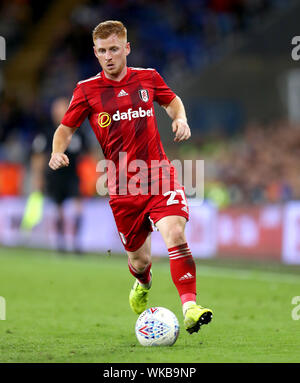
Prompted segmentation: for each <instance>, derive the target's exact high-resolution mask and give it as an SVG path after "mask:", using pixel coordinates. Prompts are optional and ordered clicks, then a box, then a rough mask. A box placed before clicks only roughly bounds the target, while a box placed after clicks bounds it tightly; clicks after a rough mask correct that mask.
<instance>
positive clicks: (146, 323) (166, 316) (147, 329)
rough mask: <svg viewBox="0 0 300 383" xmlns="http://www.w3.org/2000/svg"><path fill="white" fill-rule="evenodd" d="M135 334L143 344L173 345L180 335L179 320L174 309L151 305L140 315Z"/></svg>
mask: <svg viewBox="0 0 300 383" xmlns="http://www.w3.org/2000/svg"><path fill="white" fill-rule="evenodd" d="M135 334H136V337H137V339H138V341H139V342H140V344H141V345H142V346H172V345H173V344H174V343H175V342H176V340H177V338H178V335H179V322H178V319H177V318H176V316H175V314H174V313H172V311H170V310H168V309H166V308H164V307H151V308H150V309H147V310H145V311H144V312H142V314H141V315H140V316H139V317H138V320H137V321H136V324H135Z"/></svg>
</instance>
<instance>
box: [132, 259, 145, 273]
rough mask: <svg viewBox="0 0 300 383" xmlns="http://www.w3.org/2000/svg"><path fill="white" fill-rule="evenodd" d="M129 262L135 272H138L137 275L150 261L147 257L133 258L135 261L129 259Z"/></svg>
mask: <svg viewBox="0 0 300 383" xmlns="http://www.w3.org/2000/svg"><path fill="white" fill-rule="evenodd" d="M130 262H131V264H132V266H133V267H134V268H135V270H136V271H138V272H139V273H142V272H143V271H144V270H145V269H146V267H147V266H148V265H149V263H150V259H148V257H144V258H135V259H131V260H130Z"/></svg>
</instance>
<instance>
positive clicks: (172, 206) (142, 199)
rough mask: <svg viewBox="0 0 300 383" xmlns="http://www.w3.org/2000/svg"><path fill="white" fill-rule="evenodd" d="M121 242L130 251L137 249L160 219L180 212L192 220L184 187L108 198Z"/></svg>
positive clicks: (180, 214)
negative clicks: (157, 193) (155, 193)
mask: <svg viewBox="0 0 300 383" xmlns="http://www.w3.org/2000/svg"><path fill="white" fill-rule="evenodd" d="M109 204H110V207H111V209H112V212H113V215H114V218H115V221H116V225H117V228H118V231H119V235H120V238H121V241H122V243H123V245H124V247H125V249H126V250H128V251H131V252H132V251H136V250H137V249H139V248H140V247H141V246H142V245H143V243H144V242H145V240H146V238H147V236H148V234H149V232H151V231H153V230H154V225H155V224H156V222H158V221H159V220H160V219H161V218H163V217H167V216H169V215H179V216H181V217H184V218H186V220H187V221H188V219H189V209H188V205H187V201H186V196H185V193H184V190H183V189H177V190H176V191H168V192H166V193H164V194H163V195H141V194H139V195H136V196H133V195H126V196H122V197H115V198H113V199H111V200H110V201H109Z"/></svg>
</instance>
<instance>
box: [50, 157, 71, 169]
mask: <svg viewBox="0 0 300 383" xmlns="http://www.w3.org/2000/svg"><path fill="white" fill-rule="evenodd" d="M49 166H50V168H51V169H52V170H57V169H60V168H63V167H65V166H69V158H68V156H67V155H66V154H64V153H52V155H51V159H50V161H49Z"/></svg>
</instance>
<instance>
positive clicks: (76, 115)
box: [49, 83, 90, 170]
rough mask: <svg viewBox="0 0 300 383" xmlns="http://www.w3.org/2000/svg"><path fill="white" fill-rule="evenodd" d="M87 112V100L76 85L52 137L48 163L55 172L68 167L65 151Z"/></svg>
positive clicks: (88, 108)
mask: <svg viewBox="0 0 300 383" xmlns="http://www.w3.org/2000/svg"><path fill="white" fill-rule="evenodd" d="M89 110H90V107H89V105H88V103H87V98H86V96H85V94H84V93H83V91H82V89H81V87H80V86H79V83H78V84H77V86H76V88H75V90H74V92H73V97H72V99H71V102H70V105H69V108H68V110H67V112H66V113H65V115H64V117H63V119H62V121H61V124H60V125H59V126H58V128H57V129H56V131H55V133H54V136H53V142H52V154H51V159H50V161H49V166H50V168H51V169H53V170H57V169H59V168H62V167H64V166H68V165H69V158H68V156H67V155H66V154H65V151H66V149H67V147H68V146H69V144H70V142H71V139H72V135H73V134H74V133H75V132H76V129H77V128H78V127H79V126H80V125H81V124H82V123H83V121H84V120H85V118H86V117H87V115H88V113H89Z"/></svg>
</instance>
